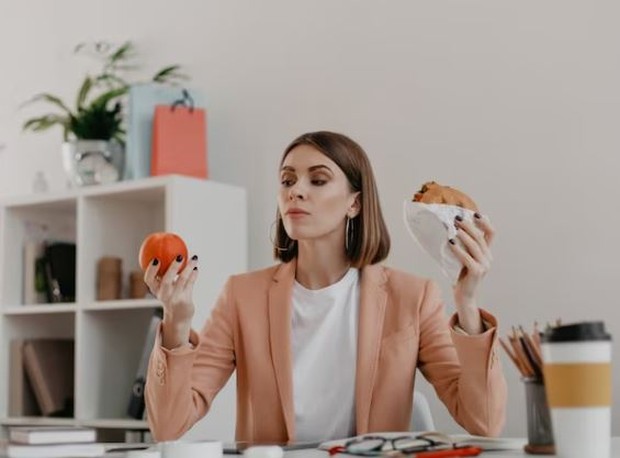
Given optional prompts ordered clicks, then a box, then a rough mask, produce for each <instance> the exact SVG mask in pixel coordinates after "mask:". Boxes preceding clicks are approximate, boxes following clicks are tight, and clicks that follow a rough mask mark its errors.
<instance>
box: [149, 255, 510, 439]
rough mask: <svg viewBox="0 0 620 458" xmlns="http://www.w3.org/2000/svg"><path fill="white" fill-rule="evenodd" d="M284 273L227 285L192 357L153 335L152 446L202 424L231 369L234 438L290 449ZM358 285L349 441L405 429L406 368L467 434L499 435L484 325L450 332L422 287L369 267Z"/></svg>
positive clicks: (263, 273)
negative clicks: (475, 330)
mask: <svg viewBox="0 0 620 458" xmlns="http://www.w3.org/2000/svg"><path fill="white" fill-rule="evenodd" d="M295 267H296V263H295V261H291V262H289V263H286V264H279V265H277V266H273V267H270V268H267V269H264V270H259V271H256V272H251V273H246V274H242V275H237V276H233V277H230V278H229V279H228V281H227V283H226V285H225V287H224V289H223V291H222V293H221V295H220V297H219V299H218V300H217V303H216V305H215V307H214V309H213V312H212V314H211V316H210V318H209V319H208V320H207V322H206V324H205V326H204V328H203V329H202V332H201V333H200V335H198V334H197V333H196V332H194V331H192V332H191V336H190V341H191V343H192V347H193V348H192V347H190V346H185V347H181V348H179V349H175V350H167V349H164V348H163V347H161V345H160V336H159V335H158V336H157V341H156V342H155V347H154V349H153V352H152V354H151V358H150V362H149V369H148V372H147V382H146V393H145V395H146V405H147V412H148V421H149V425H150V427H151V431H152V433H153V436H154V438H155V440H157V441H163V440H174V439H177V438H179V437H180V436H181V435H182V434H183V433H184V432H185V431H187V430H188V429H189V428H190V427H191V426H192V425H193V424H194V423H195V422H196V421H198V420H199V419H200V418H202V416H204V415H205V414H206V413H207V412H208V410H209V407H210V405H211V403H212V401H213V398H214V397H215V396H216V394H217V393H218V391H219V390H220V389H221V388H222V387H223V386H224V384H225V383H226V381H227V380H228V378H229V377H230V375H231V374H232V372H233V371H234V370H235V369H236V370H237V427H236V438H237V440H244V441H254V442H276V441H277V442H287V441H294V440H295V415H294V406H293V383H292V356H291V342H290V340H291V338H290V336H291V296H292V287H293V281H294V277H295ZM360 278H361V281H360V304H359V307H360V309H359V324H358V346H357V367H356V382H355V387H354V388H355V407H356V409H355V410H356V412H355V420H356V429H357V433H358V434H363V433H367V432H372V431H407V430H408V429H409V422H410V418H411V409H412V396H413V387H414V378H415V373H416V367H417V368H419V369H420V370H421V372H422V374H423V375H424V377H425V378H426V379H427V380H428V381H429V382H430V383H432V385H433V386H434V388H435V390H436V392H437V394H438V396H439V398H440V399H441V400H442V401H443V403H444V404H445V405H446V407H447V408H448V410H449V411H450V413H451V414H452V416H453V417H454V419H455V420H456V421H457V422H458V423H459V424H460V425H462V426H463V427H464V428H465V429H466V430H467V431H469V432H470V433H472V434H479V435H497V434H499V432H500V431H501V429H502V427H503V424H504V417H505V404H506V382H505V380H504V376H503V373H502V369H501V365H500V362H499V360H498V354H497V353H498V349H497V330H496V324H497V323H496V320H495V318H494V317H493V316H492V315H491V314H489V313H487V312H485V311H481V314H482V317H483V319H484V320H485V321H486V322H487V323H488V324H490V325H491V326H490V328H489V329H487V330H486V331H485V332H484V333H483V334H480V335H475V336H469V335H466V334H464V333H459V332H456V331H454V330H453V329H452V326H451V324H454V323H455V320H456V318H455V316H453V317H452V319H451V320H448V318H447V316H446V315H445V313H444V310H443V305H442V302H441V299H440V293H439V290H438V288H437V286H436V285H435V284H434V283H433V282H432V281H429V280H425V279H422V278H419V277H416V276H413V275H411V274H408V273H404V272H400V271H397V270H393V269H390V268H387V267H384V266H381V265H372V266H368V267H365V268H363V269H362V270H361V276H360ZM325 376H326V377H334V378H335V380H336V378H337V377H338V374H325ZM352 388H353V387H352ZM317 401H318V402H320V400H317ZM231 414H232V412H231Z"/></svg>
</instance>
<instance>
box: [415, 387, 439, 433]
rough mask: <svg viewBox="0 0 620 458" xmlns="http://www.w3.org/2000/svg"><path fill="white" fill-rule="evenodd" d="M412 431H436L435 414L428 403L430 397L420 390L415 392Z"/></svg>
mask: <svg viewBox="0 0 620 458" xmlns="http://www.w3.org/2000/svg"><path fill="white" fill-rule="evenodd" d="M411 431H435V422H434V421H433V414H432V412H431V408H430V406H429V404H428V399H426V396H425V395H424V393H422V392H420V391H414V392H413V414H412V415H411Z"/></svg>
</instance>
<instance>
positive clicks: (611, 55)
mask: <svg viewBox="0 0 620 458" xmlns="http://www.w3.org/2000/svg"><path fill="white" fill-rule="evenodd" d="M172 5H173V2H168V1H163V0H157V1H154V0H148V1H147V0H133V1H120V0H108V1H105V2H95V1H84V0H62V1H55V2H49V1H46V0H23V1H19V2H17V1H13V2H9V1H8V0H2V3H0V144H2V143H6V145H7V146H6V149H5V150H4V151H3V152H0V195H1V194H19V193H25V192H29V190H30V182H31V180H32V178H33V176H34V173H35V171H36V170H38V169H43V170H45V172H46V173H47V174H48V177H49V179H50V181H51V185H52V188H53V189H61V188H63V187H64V186H65V185H64V182H65V180H64V177H63V172H62V170H61V167H60V157H59V143H60V134H59V133H58V132H55V133H53V134H45V135H38V136H37V135H22V134H21V133H20V131H19V126H20V124H21V122H22V121H23V119H25V117H26V115H29V114H33V113H35V112H37V111H36V110H34V109H33V108H32V109H28V110H22V111H17V107H18V105H19V104H20V103H21V102H23V101H24V100H25V99H27V98H29V97H30V96H32V95H33V94H35V93H37V92H39V91H41V90H47V91H53V92H57V93H59V94H60V95H62V96H67V97H70V99H71V100H73V99H74V93H75V86H76V84H77V83H78V81H79V80H80V78H81V71H82V67H81V65H82V66H83V64H81V63H80V62H82V61H80V60H79V58H76V57H75V56H73V55H72V54H71V50H72V48H73V46H74V45H75V44H76V43H78V42H80V41H84V40H90V39H111V40H116V41H121V40H125V39H132V40H134V41H135V42H136V43H137V45H138V46H139V48H140V49H141V50H142V52H143V56H144V61H145V64H146V67H147V68H149V69H151V70H154V69H155V68H157V67H158V66H161V65H164V64H168V63H172V62H178V63H181V64H183V65H185V66H186V67H187V70H188V72H189V73H190V74H191V75H192V76H193V83H192V84H193V85H194V86H196V87H199V88H200V89H202V90H203V91H204V92H205V93H206V94H207V99H208V105H209V107H208V108H209V134H210V138H209V155H210V157H209V161H210V167H211V171H212V178H213V179H215V180H220V181H227V182H232V183H235V184H241V185H244V186H247V188H248V189H249V197H250V208H251V212H250V215H249V216H250V225H251V228H252V230H251V239H250V250H251V251H250V259H251V266H252V267H260V266H264V265H266V264H269V263H270V262H271V253H270V245H269V241H268V230H269V226H270V223H271V221H272V220H273V216H274V212H275V190H276V186H277V175H276V166H277V161H278V159H279V156H280V154H281V152H282V150H283V148H284V147H285V146H286V144H287V143H288V142H289V141H290V140H291V139H292V138H293V137H294V136H296V135H297V134H300V133H302V132H305V131H309V130H315V129H331V130H336V131H341V132H343V133H346V134H349V135H350V136H352V137H353V138H355V139H356V140H358V141H359V142H360V143H361V144H362V145H363V146H364V147H365V148H366V150H367V152H368V154H369V156H370V157H371V160H372V161H373V163H374V166H375V171H376V176H377V180H378V182H379V187H380V190H381V199H382V203H383V206H384V211H385V215H386V218H387V220H388V224H389V227H390V229H391V233H392V236H393V250H392V254H391V256H390V260H389V261H390V264H391V265H393V266H395V267H398V268H402V269H406V270H409V271H413V272H417V273H419V274H421V275H426V276H432V277H434V278H436V279H438V280H440V282H441V284H442V286H443V287H444V293H445V295H446V297H447V298H449V297H450V289H449V287H448V285H447V284H446V283H445V282H444V281H443V279H441V278H440V273H439V271H438V269H437V268H436V267H435V266H434V265H433V264H432V263H431V261H430V260H429V259H428V257H427V256H426V255H425V254H423V253H422V252H421V251H420V250H419V249H418V248H417V247H416V246H415V245H414V243H413V241H412V240H411V239H410V238H409V236H408V235H407V233H406V231H405V228H404V227H403V224H402V218H401V205H402V201H403V199H406V198H408V197H409V196H410V195H411V194H412V193H413V192H414V191H415V190H416V188H417V187H418V186H419V185H420V184H421V183H422V182H424V181H426V180H429V179H435V180H438V181H440V182H444V183H446V184H451V185H454V186H458V187H460V188H461V189H463V190H465V191H467V192H468V193H469V194H471V195H472V196H473V197H474V198H475V199H476V200H477V201H478V202H479V204H480V205H481V207H482V209H483V211H484V212H485V213H487V214H489V215H490V216H491V218H492V220H493V221H494V223H495V225H496V226H497V229H498V238H497V242H496V245H495V255H496V261H495V263H494V270H493V272H492V273H491V274H490V275H489V277H488V281H487V284H486V288H485V291H484V294H483V295H484V298H483V299H484V303H485V304H487V307H488V308H489V309H490V310H491V311H492V312H493V313H495V314H496V315H497V316H498V317H499V318H500V320H501V322H502V323H503V325H504V326H503V328H502V334H503V335H504V334H505V333H506V332H507V330H508V326H509V325H511V324H519V323H520V324H523V325H524V326H526V327H528V328H529V327H531V325H532V323H533V321H534V320H538V321H539V322H545V321H548V320H554V319H555V318H557V317H562V318H563V319H564V320H566V321H569V320H573V319H604V320H606V321H607V324H608V326H609V328H610V330H611V332H612V333H613V334H614V336H615V337H616V342H617V340H618V337H620V320H618V319H617V318H618V315H619V312H618V311H617V309H618V306H619V305H620V304H619V302H618V294H617V286H618V283H619V281H620V267H619V266H618V259H619V258H620V248H619V241H618V236H617V234H618V228H619V227H620V211H618V210H619V209H618V205H617V203H618V200H619V199H620V192H619V191H618V187H617V186H618V181H619V180H618V178H620V177H619V169H620V154H619V152H618V151H619V150H620V136H619V135H618V134H617V132H618V131H619V129H618V126H619V125H620V105H619V99H620V84H619V82H620V54H619V52H618V43H619V42H620V29H619V28H618V27H617V18H618V17H619V14H620V5H619V4H618V3H617V2H611V1H590V2H579V1H574V0H569V1H566V0H562V1H559V0H548V1H544V2H540V1H519V2H506V1H497V0H474V1H440V0H432V1H431V0H429V1H417V2H412V1H409V0H398V1H397V0H392V1H390V2H373V1H362V0H356V1H353V0H340V1H333V0H320V1H317V0H315V1H312V2H310V1H306V2H300V1H291V0H281V1H274V0H269V1H261V2H250V1H246V2H243V1H224V0H222V1H215V0H208V1H207V0H194V1H189V0H188V1H184V2H176V5H177V6H172ZM618 350H619V349H618V347H617V344H616V352H617V351H618ZM504 363H505V367H506V376H507V379H508V381H509V385H510V405H509V415H508V423H507V428H506V431H505V432H506V434H508V435H523V434H524V433H525V424H524V409H525V407H524V392H523V387H522V386H521V384H520V382H519V380H518V374H517V373H516V371H515V370H514V369H513V367H512V366H511V365H510V364H509V362H508V361H507V360H505V361H504ZM619 370H620V365H618V364H616V367H615V370H614V374H615V380H616V381H617V382H616V388H618V387H619V386H620V385H619V384H620V381H618V380H620V378H619V377H618V375H620V374H619V372H618V371H619ZM425 390H428V387H426V388H425ZM616 399H618V396H616ZM617 407H618V404H617V402H616V409H615V412H614V433H615V434H620V423H619V421H618V420H620V411H619V410H618V408H617ZM433 409H434V411H435V412H436V415H437V416H439V417H440V418H439V421H438V424H439V426H440V427H441V428H443V429H448V430H450V429H453V427H452V423H450V421H449V419H448V416H447V415H446V414H445V413H444V412H443V409H442V408H441V407H440V406H438V405H437V404H436V403H433Z"/></svg>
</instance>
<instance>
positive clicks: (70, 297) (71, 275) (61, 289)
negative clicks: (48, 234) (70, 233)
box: [37, 242, 76, 302]
mask: <svg viewBox="0 0 620 458" xmlns="http://www.w3.org/2000/svg"><path fill="white" fill-rule="evenodd" d="M75 256H76V247H75V243H71V242H50V243H48V244H47V245H46V247H45V255H44V257H43V259H42V260H40V261H39V262H40V265H39V266H37V270H40V269H42V270H43V277H44V282H45V292H46V295H47V301H48V302H74V301H75Z"/></svg>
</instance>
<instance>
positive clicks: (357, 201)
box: [347, 192, 362, 218]
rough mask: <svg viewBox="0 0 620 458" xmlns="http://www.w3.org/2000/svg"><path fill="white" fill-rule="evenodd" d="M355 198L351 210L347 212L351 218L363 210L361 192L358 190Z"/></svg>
mask: <svg viewBox="0 0 620 458" xmlns="http://www.w3.org/2000/svg"><path fill="white" fill-rule="evenodd" d="M353 199H354V200H353V203H352V204H351V206H350V207H349V211H348V212H347V216H348V217H349V218H355V217H356V216H357V215H359V214H360V211H361V210H362V203H361V196H360V193H359V192H356V193H355V196H354V198H353Z"/></svg>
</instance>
